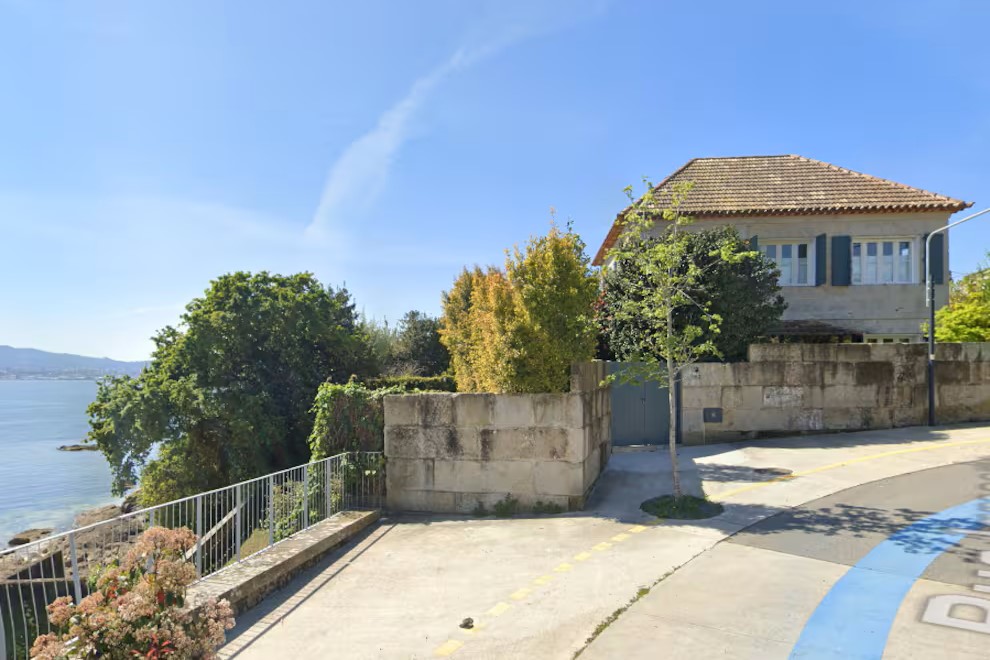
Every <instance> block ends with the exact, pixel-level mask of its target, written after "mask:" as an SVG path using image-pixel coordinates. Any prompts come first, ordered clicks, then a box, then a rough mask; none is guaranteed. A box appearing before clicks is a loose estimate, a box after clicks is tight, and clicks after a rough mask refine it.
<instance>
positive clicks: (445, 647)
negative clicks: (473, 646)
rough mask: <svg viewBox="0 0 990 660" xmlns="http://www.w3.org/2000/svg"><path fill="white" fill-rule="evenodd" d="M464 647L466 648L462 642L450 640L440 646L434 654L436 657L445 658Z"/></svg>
mask: <svg viewBox="0 0 990 660" xmlns="http://www.w3.org/2000/svg"><path fill="white" fill-rule="evenodd" d="M462 646H464V642H460V641H458V640H456V639H448V640H447V641H446V642H444V643H443V644H441V645H440V646H438V647H437V650H436V651H434V652H433V653H434V655H438V656H440V657H441V658H444V657H446V656H448V655H450V654H452V653H453V652H454V651H456V650H457V649H459V648H461V647H462Z"/></svg>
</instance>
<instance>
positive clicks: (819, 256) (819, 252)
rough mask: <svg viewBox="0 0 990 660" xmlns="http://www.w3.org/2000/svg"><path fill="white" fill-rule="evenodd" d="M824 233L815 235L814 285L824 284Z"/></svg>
mask: <svg viewBox="0 0 990 660" xmlns="http://www.w3.org/2000/svg"><path fill="white" fill-rule="evenodd" d="M825 250H826V248H825V234H819V235H818V236H815V286H821V285H823V284H825V266H826V264H825V258H826V257H825Z"/></svg>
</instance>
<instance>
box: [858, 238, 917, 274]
mask: <svg viewBox="0 0 990 660" xmlns="http://www.w3.org/2000/svg"><path fill="white" fill-rule="evenodd" d="M856 243H859V244H860V245H862V246H863V247H862V248H860V255H859V259H860V266H859V272H860V278H861V280H862V274H863V273H864V272H866V258H867V255H866V252H867V248H866V244H867V243H876V244H877V274H878V275H879V273H880V267H881V261H880V260H881V259H882V258H883V244H884V243H893V244H894V255H893V257H894V281H893V282H863V281H859V282H857V281H855V280H854V279H853V278H852V275H850V284H852V285H853V286H898V285H900V286H903V285H906V284H917V283H918V272H919V271H920V266H919V254H918V238H917V237H916V236H853V237H852V242H851V243H850V244H849V267H850V270H852V263H853V260H854V259H855V258H856V257H855V255H853V245H855V244H856ZM899 243H909V244H910V245H911V255H910V257H911V258H910V262H909V265H910V271H911V272H910V273H909V274H908V279H907V281H904V280H898V279H897V273H898V268H897V265H898V256H899V255H898V254H897V252H898V244H899Z"/></svg>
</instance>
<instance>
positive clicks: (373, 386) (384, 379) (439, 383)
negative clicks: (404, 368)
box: [364, 376, 457, 392]
mask: <svg viewBox="0 0 990 660" xmlns="http://www.w3.org/2000/svg"><path fill="white" fill-rule="evenodd" d="M364 384H365V386H366V387H367V388H368V389H370V390H380V389H390V388H400V389H401V390H402V391H403V392H413V391H416V390H419V391H424V392H456V391H457V383H455V382H454V379H453V377H451V376H380V377H377V378H368V379H367V380H366V381H365V383H364Z"/></svg>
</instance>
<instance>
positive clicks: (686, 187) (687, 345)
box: [605, 180, 759, 502]
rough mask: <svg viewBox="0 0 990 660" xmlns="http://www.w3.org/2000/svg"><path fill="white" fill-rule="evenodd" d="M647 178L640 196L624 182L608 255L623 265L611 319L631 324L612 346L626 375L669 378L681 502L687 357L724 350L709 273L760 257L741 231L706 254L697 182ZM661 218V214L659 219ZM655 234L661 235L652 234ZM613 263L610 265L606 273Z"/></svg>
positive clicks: (673, 461) (675, 490)
mask: <svg viewBox="0 0 990 660" xmlns="http://www.w3.org/2000/svg"><path fill="white" fill-rule="evenodd" d="M644 183H646V186H647V190H646V193H645V194H644V195H643V196H642V197H641V198H639V199H638V200H637V199H635V198H634V197H633V194H632V188H631V187H630V188H627V189H626V194H627V195H628V196H629V198H630V202H631V204H630V206H629V208H627V209H626V211H625V212H624V213H623V215H622V218H621V222H622V226H623V232H622V234H621V236H620V237H619V240H618V241H616V244H615V246H614V247H613V248H612V249H611V250H610V251H609V253H608V254H607V255H606V262H607V263H611V264H613V265H615V266H617V268H618V270H619V271H620V274H619V275H617V276H615V277H617V278H618V280H619V281H621V282H622V287H623V288H622V291H623V294H624V295H621V296H616V297H615V298H614V299H613V300H611V301H610V304H609V305H608V315H607V319H606V320H605V324H606V326H610V327H614V328H617V329H621V328H625V329H624V330H616V334H617V335H618V337H620V338H621V341H617V342H616V346H614V350H615V351H616V353H617V354H618V356H619V357H620V358H621V359H624V360H630V361H632V362H633V363H634V364H633V365H631V367H630V368H629V369H626V370H624V371H623V372H622V374H623V375H622V378H623V379H624V380H635V381H638V382H642V381H646V380H656V381H666V383H667V387H668V388H669V390H668V391H669V392H670V393H671V396H670V397H669V401H670V433H669V438H668V440H669V447H670V460H671V466H672V478H673V496H674V500H675V502H676V501H678V500H679V499H680V498H681V497H682V496H683V492H682V489H681V481H680V470H679V468H678V463H677V444H676V439H677V433H678V429H677V426H678V425H677V414H676V410H677V401H676V397H675V396H674V393H675V392H676V387H675V385H676V383H677V380H678V378H679V377H680V374H681V372H682V371H683V370H684V369H685V368H686V367H688V366H689V365H691V364H693V363H695V362H697V361H698V360H700V359H703V358H705V357H708V356H716V357H718V356H720V351H719V348H718V345H717V343H716V341H717V338H718V336H719V334H720V332H721V330H722V327H723V319H722V316H721V315H720V314H719V313H718V312H717V311H716V310H715V309H714V304H713V298H714V296H715V292H714V291H713V290H711V288H710V287H711V286H713V285H715V284H716V282H717V281H710V280H706V275H707V274H708V273H710V272H712V271H715V270H718V268H721V264H737V263H739V262H742V261H744V260H750V259H757V258H758V257H759V253H757V252H755V251H745V250H743V249H742V248H741V247H740V245H739V242H738V237H737V236H733V235H732V234H726V235H724V236H723V237H722V239H721V240H719V241H717V242H716V249H714V250H712V251H711V252H710V253H709V254H707V255H700V254H699V251H698V249H696V247H695V242H694V241H692V238H691V234H690V233H689V232H688V231H687V227H688V226H689V225H690V224H691V223H692V222H693V220H692V218H690V217H688V216H686V215H684V214H682V213H681V212H680V206H681V204H682V203H683V201H684V199H685V198H686V197H687V195H688V194H689V193H690V191H691V187H692V186H691V184H690V183H683V184H677V185H675V186H674V188H673V189H672V190H671V191H670V192H666V191H658V190H657V189H656V188H655V187H654V186H653V185H652V184H651V183H650V182H649V181H645V180H644ZM658 220H660V221H662V222H661V223H660V224H659V225H658V222H657V221H658ZM654 236H656V240H650V239H651V237H654ZM702 257H703V258H702ZM611 268H612V267H611V266H609V267H608V268H607V269H606V280H607V279H608V278H609V277H611V275H610V273H609V271H610V270H611ZM623 271H625V272H626V273H628V274H629V275H628V276H624V275H623Z"/></svg>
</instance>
